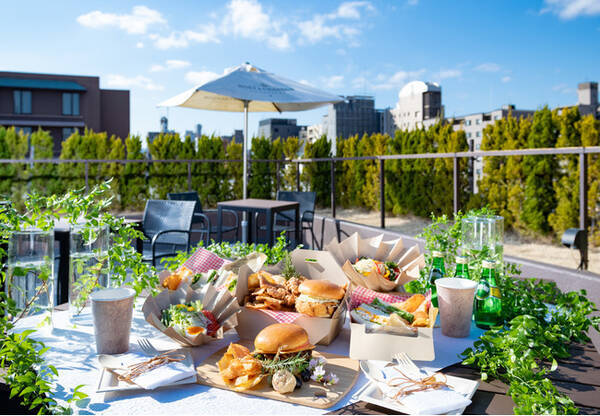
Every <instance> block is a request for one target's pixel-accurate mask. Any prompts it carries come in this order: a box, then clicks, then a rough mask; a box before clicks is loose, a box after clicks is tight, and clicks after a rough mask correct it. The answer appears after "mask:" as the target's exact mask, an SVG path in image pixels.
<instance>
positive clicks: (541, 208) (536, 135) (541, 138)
mask: <svg viewBox="0 0 600 416" xmlns="http://www.w3.org/2000/svg"><path fill="white" fill-rule="evenodd" d="M557 137H558V130H557V126H556V123H555V121H554V117H553V116H552V112H551V111H550V109H549V108H548V107H544V108H543V109H541V110H539V111H536V113H535V114H534V116H533V124H532V126H531V132H530V133H529V137H528V138H527V147H528V148H548V147H554V146H555V145H556V139H557ZM557 169H558V164H557V163H556V157H555V156H552V155H550V156H546V155H544V156H526V157H524V158H523V171H524V174H525V178H526V179H525V199H524V201H523V211H522V213H521V219H522V221H523V222H524V223H525V224H526V225H527V228H528V229H529V230H530V231H531V232H534V233H539V234H547V233H548V232H549V231H550V225H549V224H548V216H549V215H550V213H551V212H552V210H553V209H554V207H555V206H556V197H555V194H554V187H553V184H554V179H555V175H556V172H557Z"/></svg>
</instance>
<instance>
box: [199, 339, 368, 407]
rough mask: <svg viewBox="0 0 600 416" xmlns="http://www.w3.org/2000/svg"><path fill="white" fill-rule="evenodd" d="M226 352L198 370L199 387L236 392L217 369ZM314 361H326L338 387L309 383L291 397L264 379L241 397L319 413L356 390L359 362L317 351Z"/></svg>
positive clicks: (250, 345)
mask: <svg viewBox="0 0 600 416" xmlns="http://www.w3.org/2000/svg"><path fill="white" fill-rule="evenodd" d="M238 343H239V344H242V345H246V346H247V347H249V348H250V349H252V342H244V341H240V342H238ZM226 350H227V347H225V348H223V349H222V350H219V351H217V352H216V353H214V354H213V355H211V356H210V357H208V358H207V359H206V360H205V361H204V362H203V363H202V364H200V365H199V366H198V367H196V372H197V373H198V383H200V384H206V385H207V386H212V387H218V388H220V389H225V390H231V391H234V390H232V389H230V388H229V387H228V386H227V385H226V384H225V382H224V381H223V379H222V378H221V375H220V374H219V368H218V367H217V362H218V361H219V360H220V359H221V358H222V357H223V354H225V351H226ZM313 357H323V358H325V359H326V360H327V364H325V371H327V372H328V373H329V372H333V373H334V374H336V375H337V376H338V377H339V379H340V380H339V382H338V383H337V384H334V385H333V386H323V385H322V384H320V383H317V382H315V381H310V382H307V383H302V387H301V388H300V389H296V390H294V391H293V392H292V393H289V394H280V393H277V392H276V391H274V390H273V389H272V388H271V386H268V385H267V382H266V378H265V380H263V381H262V382H261V383H260V384H259V385H258V386H257V387H256V388H254V389H252V390H245V391H243V392H242V393H243V394H250V395H253V396H259V397H264V398H267V399H273V400H280V401H283V402H288V403H295V404H301V405H303V406H309V407H316V408H319V409H327V408H329V407H331V406H333V405H334V404H336V403H337V402H338V401H340V400H341V399H342V397H344V396H345V395H346V394H348V393H349V392H350V389H352V386H354V383H356V380H357V378H358V374H359V367H358V361H356V360H352V359H350V358H348V357H344V356H342V355H337V354H330V353H327V352H318V351H313ZM316 391H324V392H326V393H327V396H326V397H316V396H315V395H314V393H315V392H316Z"/></svg>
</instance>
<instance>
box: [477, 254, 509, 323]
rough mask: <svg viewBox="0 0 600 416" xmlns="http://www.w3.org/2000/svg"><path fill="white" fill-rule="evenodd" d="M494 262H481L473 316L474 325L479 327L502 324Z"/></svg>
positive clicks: (500, 300) (500, 298)
mask: <svg viewBox="0 0 600 416" xmlns="http://www.w3.org/2000/svg"><path fill="white" fill-rule="evenodd" d="M494 263H495V262H493V261H491V260H484V261H483V262H482V263H481V266H482V272H481V279H480V280H479V284H478V285H477V291H476V292H475V304H474V305H473V309H474V312H473V317H474V318H475V325H477V327H478V328H481V329H490V328H491V327H493V326H498V325H501V324H502V295H501V293H500V289H499V288H498V285H497V284H496V268H495V264H494Z"/></svg>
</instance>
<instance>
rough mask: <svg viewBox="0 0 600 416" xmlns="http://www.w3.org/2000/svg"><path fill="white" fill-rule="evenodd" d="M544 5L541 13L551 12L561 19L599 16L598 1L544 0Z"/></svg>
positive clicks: (599, 0)
mask: <svg viewBox="0 0 600 416" xmlns="http://www.w3.org/2000/svg"><path fill="white" fill-rule="evenodd" d="M545 3H546V7H545V8H544V9H542V13H547V12H551V13H554V14H556V15H558V16H559V17H560V18H561V19H574V18H576V17H578V16H595V15H599V14H600V0H545Z"/></svg>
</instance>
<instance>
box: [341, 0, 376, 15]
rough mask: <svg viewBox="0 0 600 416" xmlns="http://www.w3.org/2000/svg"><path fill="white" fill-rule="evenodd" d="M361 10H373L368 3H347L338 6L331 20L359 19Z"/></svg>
mask: <svg viewBox="0 0 600 416" xmlns="http://www.w3.org/2000/svg"><path fill="white" fill-rule="evenodd" d="M361 9H365V10H368V11H374V10H375V8H374V7H373V5H372V4H371V3H369V2H368V1H347V2H345V3H342V4H340V5H339V7H338V8H337V11H336V12H335V14H333V15H332V18H336V17H339V18H343V19H360V11H361Z"/></svg>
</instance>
